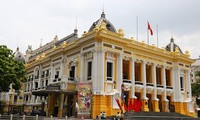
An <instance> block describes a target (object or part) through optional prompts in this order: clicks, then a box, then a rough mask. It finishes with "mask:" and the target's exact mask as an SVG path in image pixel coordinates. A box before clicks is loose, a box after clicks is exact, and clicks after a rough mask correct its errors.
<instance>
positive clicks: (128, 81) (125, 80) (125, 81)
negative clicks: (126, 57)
mask: <svg viewBox="0 0 200 120" xmlns="http://www.w3.org/2000/svg"><path fill="white" fill-rule="evenodd" d="M123 83H130V84H131V83H132V82H131V80H128V79H123Z"/></svg>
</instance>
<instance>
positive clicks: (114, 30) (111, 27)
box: [89, 12, 117, 32]
mask: <svg viewBox="0 0 200 120" xmlns="http://www.w3.org/2000/svg"><path fill="white" fill-rule="evenodd" d="M103 22H105V23H106V28H107V29H108V30H110V31H112V32H117V31H116V29H115V27H114V26H113V25H112V23H111V22H110V21H108V20H107V19H106V15H105V13H104V12H102V14H101V18H100V19H98V20H97V21H96V22H94V23H93V24H92V26H91V27H90V29H89V32H90V31H92V30H93V29H94V28H95V26H96V25H97V26H99V27H100V26H101V24H102V23H103Z"/></svg>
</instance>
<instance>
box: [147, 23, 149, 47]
mask: <svg viewBox="0 0 200 120" xmlns="http://www.w3.org/2000/svg"><path fill="white" fill-rule="evenodd" d="M148 23H149V22H148V21H147V43H148V45H149V29H148Z"/></svg>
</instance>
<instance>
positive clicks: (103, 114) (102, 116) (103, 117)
mask: <svg viewBox="0 0 200 120" xmlns="http://www.w3.org/2000/svg"><path fill="white" fill-rule="evenodd" d="M100 115H101V119H106V113H105V112H104V111H103V112H101V114H100Z"/></svg>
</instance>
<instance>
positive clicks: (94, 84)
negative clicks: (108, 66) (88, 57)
mask: <svg viewBox="0 0 200 120" xmlns="http://www.w3.org/2000/svg"><path fill="white" fill-rule="evenodd" d="M92 52H93V61H92V87H93V88H92V89H93V94H96V92H97V68H98V67H97V51H96V50H93V51H92ZM103 60H104V59H103Z"/></svg>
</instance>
